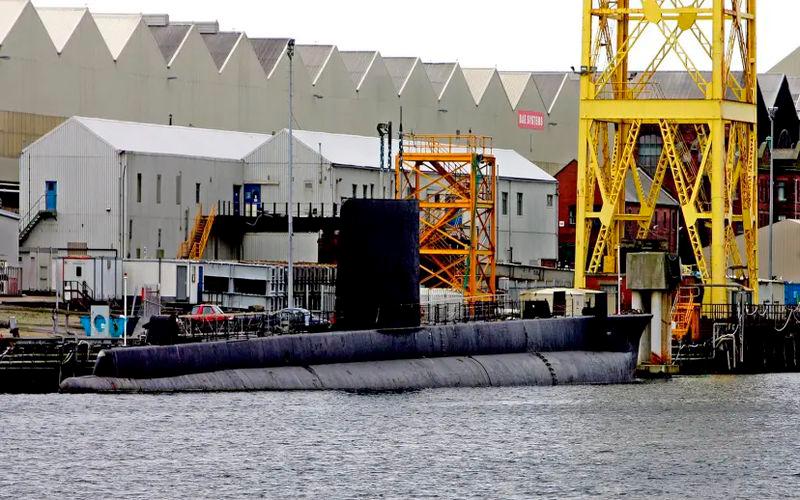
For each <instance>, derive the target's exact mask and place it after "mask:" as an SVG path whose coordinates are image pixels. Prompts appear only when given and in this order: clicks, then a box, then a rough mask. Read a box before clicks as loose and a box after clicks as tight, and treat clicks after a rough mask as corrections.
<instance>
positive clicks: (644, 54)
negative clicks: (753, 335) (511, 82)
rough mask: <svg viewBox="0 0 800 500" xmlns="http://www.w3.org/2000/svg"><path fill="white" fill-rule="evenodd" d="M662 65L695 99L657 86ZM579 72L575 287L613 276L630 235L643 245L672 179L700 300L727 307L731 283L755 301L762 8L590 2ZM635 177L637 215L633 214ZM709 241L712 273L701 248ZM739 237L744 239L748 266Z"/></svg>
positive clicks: (688, 1) (708, 0) (739, 2)
mask: <svg viewBox="0 0 800 500" xmlns="http://www.w3.org/2000/svg"><path fill="white" fill-rule="evenodd" d="M654 40H659V41H660V42H661V44H660V46H658V45H657V46H658V48H657V50H652V48H653V47H654V45H653V41H654ZM631 61H635V63H636V64H637V65H639V66H638V67H637V68H631V67H630V64H631ZM665 63H666V64H669V65H676V66H678V67H680V68H681V73H682V74H683V75H684V76H685V77H686V78H685V81H688V82H690V85H689V86H690V87H691V88H690V89H681V92H680V93H673V92H670V90H671V89H670V88H668V86H667V85H662V84H661V83H662V82H660V81H659V73H658V71H659V69H662V66H664V65H665ZM634 70H635V71H634ZM579 72H580V75H581V105H580V130H579V141H580V142H579V149H578V186H577V219H578V220H577V227H576V238H575V285H576V286H577V287H584V286H585V285H586V276H587V274H604V273H615V272H617V269H616V267H617V265H618V264H617V259H616V252H617V248H618V246H619V245H620V243H621V240H622V237H623V234H624V229H625V225H626V224H634V225H636V226H637V228H638V231H637V232H636V234H637V237H638V238H646V237H647V236H648V233H649V231H650V228H651V223H652V219H653V214H654V211H655V204H656V200H657V199H658V193H659V192H660V190H661V188H662V186H663V184H664V181H665V179H670V178H671V180H672V182H673V185H674V188H675V191H676V192H677V195H678V201H679V203H680V207H681V211H682V214H683V219H684V226H685V231H686V232H687V235H688V239H689V242H690V243H691V246H692V250H693V252H694V256H695V260H696V265H697V269H698V271H699V274H700V276H701V278H702V280H703V283H704V284H705V285H706V286H707V287H708V289H709V290H710V293H709V294H707V296H706V297H705V299H704V300H705V301H707V302H711V303H715V304H723V303H727V302H729V300H728V298H727V290H726V287H727V286H728V277H729V275H730V276H736V277H737V278H739V279H741V280H742V281H743V282H744V283H745V284H746V286H747V287H748V288H750V289H751V290H752V293H753V295H754V297H753V298H754V301H757V300H758V297H757V294H758V286H757V285H758V267H757V266H758V240H757V234H758V201H757V179H758V177H757V175H758V173H757V161H756V155H757V147H758V145H757V137H758V134H757V130H756V126H757V119H756V116H757V115H756V102H757V94H756V77H757V73H756V0H584V8H583V45H582V57H581V67H580V71H579ZM665 87H667V88H666V89H665ZM645 130H647V131H649V132H648V133H656V134H658V135H660V136H661V139H662V142H663V147H662V150H661V155H660V158H659V160H658V164H657V166H656V167H655V169H654V171H653V172H652V176H653V182H652V184H651V187H650V190H649V192H645V191H644V190H643V188H642V182H641V178H640V171H639V167H638V165H637V156H638V155H637V152H638V145H639V138H640V136H641V135H642V133H643V131H645ZM628 176H631V179H632V181H633V185H634V187H635V191H636V194H637V197H638V201H639V205H640V207H641V208H640V210H639V212H638V213H626V206H625V187H626V182H627V179H628ZM597 193H599V198H598V199H595V198H596V194H597ZM709 229H710V242H711V252H710V259H709V261H708V262H707V261H706V257H705V256H704V254H703V244H702V237H703V234H704V232H705V231H707V230H709ZM735 234H744V235H745V255H740V253H739V248H738V246H737V245H736V243H735V240H734V235H735ZM743 262H744V263H745V264H742V263H743Z"/></svg>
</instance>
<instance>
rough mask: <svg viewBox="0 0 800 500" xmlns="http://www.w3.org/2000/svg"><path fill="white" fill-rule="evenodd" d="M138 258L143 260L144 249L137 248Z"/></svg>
mask: <svg viewBox="0 0 800 500" xmlns="http://www.w3.org/2000/svg"><path fill="white" fill-rule="evenodd" d="M136 258H137V259H141V258H142V249H141V248H137V249H136Z"/></svg>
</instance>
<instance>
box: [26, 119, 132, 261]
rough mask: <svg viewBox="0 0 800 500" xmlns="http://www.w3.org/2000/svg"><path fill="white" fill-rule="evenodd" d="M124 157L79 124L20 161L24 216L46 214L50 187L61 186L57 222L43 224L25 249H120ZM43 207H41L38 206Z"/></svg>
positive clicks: (67, 126) (50, 138) (38, 145)
mask: <svg viewBox="0 0 800 500" xmlns="http://www.w3.org/2000/svg"><path fill="white" fill-rule="evenodd" d="M120 173H121V167H120V157H119V155H117V154H116V152H115V151H114V149H113V148H111V147H110V146H108V145H107V144H106V143H104V142H102V141H101V140H99V139H98V138H97V137H96V136H94V135H93V134H91V133H89V132H88V131H87V130H86V129H85V128H84V127H83V126H81V125H80V124H78V123H76V122H67V123H65V124H64V125H63V126H61V127H59V128H57V129H56V130H54V131H53V132H52V133H50V134H48V135H47V136H46V137H44V138H43V139H42V140H40V141H38V142H37V143H35V144H34V145H32V146H31V147H30V148H28V149H27V150H26V151H25V152H24V153H23V155H22V156H21V158H20V215H21V216H22V220H23V221H25V219H26V215H28V214H29V212H31V211H36V210H39V209H40V208H44V200H43V196H44V192H45V183H46V182H47V181H55V182H56V183H57V204H56V209H57V213H58V218H57V220H53V219H49V220H43V221H42V222H40V223H39V225H38V226H37V227H36V229H35V230H34V231H33V232H32V233H31V234H30V236H29V237H28V239H27V241H26V242H25V246H26V247H42V248H48V247H55V248H59V247H64V246H66V243H68V242H84V243H86V245H87V246H88V247H89V248H117V247H118V244H119V237H120V235H119V219H118V216H119V206H120V205H119V193H120V191H119V178H120ZM37 203H40V205H37Z"/></svg>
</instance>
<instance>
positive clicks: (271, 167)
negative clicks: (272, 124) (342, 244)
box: [244, 131, 336, 215]
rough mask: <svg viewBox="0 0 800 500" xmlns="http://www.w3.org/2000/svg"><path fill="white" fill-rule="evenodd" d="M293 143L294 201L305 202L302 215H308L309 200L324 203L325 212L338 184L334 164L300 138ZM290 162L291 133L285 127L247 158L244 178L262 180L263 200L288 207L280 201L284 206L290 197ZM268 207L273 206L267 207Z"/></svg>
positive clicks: (252, 182) (257, 182) (250, 182)
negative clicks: (332, 165)
mask: <svg viewBox="0 0 800 500" xmlns="http://www.w3.org/2000/svg"><path fill="white" fill-rule="evenodd" d="M293 147H294V150H293V152H292V155H293V158H294V162H293V165H292V170H293V177H294V184H293V191H292V197H293V201H294V202H297V203H303V205H305V206H301V214H303V215H307V214H306V212H308V206H307V205H308V204H309V203H311V204H312V205H317V206H319V205H321V204H325V205H326V210H325V211H326V213H330V212H328V210H329V208H328V207H330V206H331V204H332V203H334V202H335V199H334V190H335V185H336V180H335V179H334V178H333V177H334V175H332V172H331V164H330V163H329V162H327V160H325V159H324V158H323V157H321V156H320V155H319V153H318V152H317V151H314V150H312V149H309V148H308V147H307V146H306V145H305V144H303V143H301V142H300V141H298V140H297V139H295V140H294V141H293ZM323 156H324V154H323ZM288 163H289V134H288V132H286V131H283V132H279V133H278V134H277V135H276V136H275V137H274V138H273V139H272V140H271V141H268V142H267V143H265V144H264V145H263V146H261V147H260V148H258V149H257V150H256V151H254V152H253V153H252V154H250V155H249V156H248V157H247V158H246V159H245V164H246V166H245V168H244V182H245V183H247V184H261V185H262V187H261V197H262V202H263V203H264V204H265V205H268V206H269V205H272V204H277V205H278V206H277V207H276V208H277V209H278V210H279V211H285V208H283V207H281V205H284V206H285V203H286V202H287V200H288V197H289V196H288V195H289V193H288V188H287V187H288V185H289V180H288V170H287V166H288ZM268 210H269V211H271V210H272V208H271V207H268ZM295 213H296V211H295Z"/></svg>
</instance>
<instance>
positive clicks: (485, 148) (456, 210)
mask: <svg viewBox="0 0 800 500" xmlns="http://www.w3.org/2000/svg"><path fill="white" fill-rule="evenodd" d="M400 151H401V153H400V154H399V155H398V156H397V158H396V160H395V198H396V199H400V200H418V201H419V207H420V238H419V239H420V241H419V246H420V250H419V252H420V284H421V285H422V286H425V287H429V288H449V289H454V290H457V291H460V292H461V293H463V295H464V297H465V299H467V300H468V301H473V302H474V301H484V300H492V299H493V298H494V295H495V293H496V275H495V273H496V271H495V268H496V261H495V259H496V230H495V229H496V214H495V199H496V198H495V196H496V192H497V166H496V162H495V157H494V155H493V154H492V139H491V138H490V137H486V136H479V135H414V134H405V135H403V136H402V149H401V150H400Z"/></svg>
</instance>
